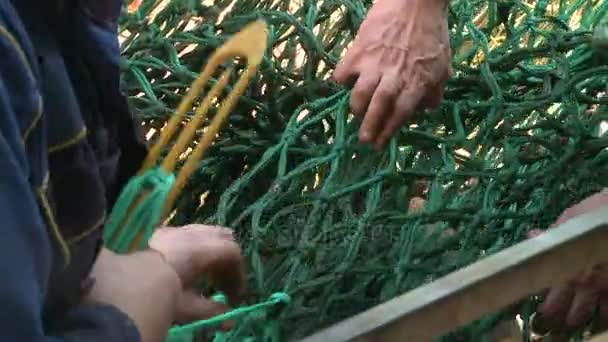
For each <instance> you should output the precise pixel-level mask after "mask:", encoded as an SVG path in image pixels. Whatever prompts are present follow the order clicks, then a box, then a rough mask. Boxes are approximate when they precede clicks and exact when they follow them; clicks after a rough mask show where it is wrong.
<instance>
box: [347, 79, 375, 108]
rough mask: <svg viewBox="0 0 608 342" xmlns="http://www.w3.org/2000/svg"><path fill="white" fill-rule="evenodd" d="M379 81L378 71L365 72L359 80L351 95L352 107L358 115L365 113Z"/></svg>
mask: <svg viewBox="0 0 608 342" xmlns="http://www.w3.org/2000/svg"><path fill="white" fill-rule="evenodd" d="M379 82H380V76H379V75H378V74H376V73H363V74H362V75H361V76H360V77H359V79H358V80H357V83H356V84H355V87H354V88H353V91H352V93H351V96H350V108H351V109H352V111H353V114H355V116H356V117H358V118H362V117H363V116H364V115H365V111H367V107H368V106H369V103H370V101H371V99H372V96H373V95H374V91H375V90H376V87H377V86H378V83H379Z"/></svg>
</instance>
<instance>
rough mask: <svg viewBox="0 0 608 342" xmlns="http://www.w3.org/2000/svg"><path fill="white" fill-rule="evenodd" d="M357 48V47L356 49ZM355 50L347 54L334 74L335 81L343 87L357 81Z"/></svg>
mask: <svg viewBox="0 0 608 342" xmlns="http://www.w3.org/2000/svg"><path fill="white" fill-rule="evenodd" d="M355 48H356V47H355ZM355 53H356V50H355V49H352V47H351V49H350V50H349V51H347V52H346V54H345V55H344V58H342V61H340V63H338V66H336V69H335V70H334V73H333V75H332V76H333V79H334V80H336V82H338V83H340V84H342V85H347V86H348V85H351V84H353V83H354V82H355V81H356V79H357V76H358V75H357V71H356V70H355Z"/></svg>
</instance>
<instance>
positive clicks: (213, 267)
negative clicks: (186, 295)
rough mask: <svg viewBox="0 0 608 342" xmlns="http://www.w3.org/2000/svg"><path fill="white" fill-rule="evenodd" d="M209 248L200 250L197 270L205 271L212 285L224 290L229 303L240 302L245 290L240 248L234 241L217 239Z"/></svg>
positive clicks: (243, 267)
mask: <svg viewBox="0 0 608 342" xmlns="http://www.w3.org/2000/svg"><path fill="white" fill-rule="evenodd" d="M211 246H213V247H211V248H206V250H204V251H200V255H199V256H198V257H197V262H196V264H197V268H198V270H199V271H198V272H195V273H193V274H202V273H205V274H207V275H208V277H209V280H210V281H211V282H212V284H213V286H214V287H216V288H217V289H218V290H219V291H221V292H224V293H225V294H226V296H227V297H228V302H229V303H230V304H231V305H236V304H238V303H240V302H241V300H242V298H243V297H244V295H245V292H246V285H247V284H246V276H245V266H244V262H243V257H242V254H241V249H240V248H239V246H238V245H237V244H236V242H234V241H228V240H218V242H217V243H215V244H211Z"/></svg>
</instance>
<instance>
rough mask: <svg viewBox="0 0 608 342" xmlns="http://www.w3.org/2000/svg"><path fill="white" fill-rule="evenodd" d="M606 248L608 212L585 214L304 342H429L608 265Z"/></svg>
mask: <svg viewBox="0 0 608 342" xmlns="http://www.w3.org/2000/svg"><path fill="white" fill-rule="evenodd" d="M606 246H608V211H607V210H603V212H602V210H599V211H595V212H591V213H588V214H585V215H581V216H578V217H576V218H574V219H571V220H569V221H567V222H565V223H563V224H561V225H560V226H559V227H556V228H554V229H551V230H550V231H548V232H546V233H545V234H542V235H540V236H538V237H536V238H534V239H530V240H527V241H524V242H521V243H519V244H517V245H515V246H513V247H510V248H507V249H505V250H503V251H501V252H499V253H496V254H494V255H491V256H489V257H486V258H484V259H482V260H480V261H478V262H476V263H474V264H472V265H470V266H468V267H465V268H463V269H461V270H459V271H456V272H453V273H451V274H449V275H447V276H445V277H443V278H440V279H438V280H436V281H434V282H432V283H430V284H428V285H425V286H422V287H420V288H417V289H414V290H412V291H410V292H408V293H406V294H404V295H401V296H399V297H396V298H394V299H392V300H389V301H387V302H385V303H383V304H380V305H378V306H376V307H373V308H371V309H369V310H367V311H364V312H362V313H360V314H358V315H356V316H353V317H352V318H349V319H346V320H344V321H342V322H339V323H337V324H336V325H334V326H331V327H329V328H327V329H325V330H321V331H320V332H318V333H316V334H314V335H312V336H310V337H307V338H305V339H303V340H301V341H300V342H343V341H357V342H371V341H373V342H384V341H391V342H392V341H413V342H418V341H429V340H432V339H433V338H436V337H439V336H442V335H444V334H446V333H448V332H450V331H453V330H454V329H456V328H458V327H460V326H463V325H465V324H467V323H470V322H472V321H474V320H476V319H479V318H481V317H482V316H483V315H485V314H489V313H493V312H496V311H498V310H500V309H502V308H504V307H507V306H509V305H510V304H512V303H514V302H516V301H518V300H520V299H523V298H525V297H526V296H529V295H530V294H533V293H537V292H539V291H542V290H543V289H546V288H549V287H551V286H552V285H555V284H557V283H560V282H563V281H566V280H568V279H570V278H571V277H573V276H575V275H576V274H577V273H578V272H580V271H581V270H583V269H585V268H588V267H590V266H592V265H594V264H598V263H603V262H608V248H606Z"/></svg>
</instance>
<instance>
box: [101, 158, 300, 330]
mask: <svg viewBox="0 0 608 342" xmlns="http://www.w3.org/2000/svg"><path fill="white" fill-rule="evenodd" d="M174 182H175V177H174V175H173V174H167V173H166V172H164V171H163V170H162V169H161V168H160V167H155V168H151V169H149V170H147V171H146V172H144V173H143V174H142V175H141V176H136V177H133V178H132V179H131V180H130V181H129V183H128V184H127V185H126V186H125V188H124V189H123V191H122V192H121V194H120V196H119V197H118V199H117V201H116V204H115V205H114V207H113V208H112V212H111V214H110V218H109V220H108V222H107V223H106V226H105V228H104V239H105V245H106V248H108V249H110V250H112V251H114V252H115V253H127V252H128V250H129V246H130V245H131V243H132V242H133V241H134V239H135V237H136V236H137V233H138V232H139V231H143V232H144V237H143V239H142V241H141V242H140V244H139V246H138V249H140V250H141V249H144V248H145V247H146V246H147V241H148V240H149V239H150V237H151V235H152V231H153V228H154V227H156V226H157V225H158V223H159V220H160V215H161V213H162V210H163V205H164V203H165V200H166V197H167V195H168V193H169V190H171V187H172V186H173V183H174ZM143 194H145V195H144V197H143V199H141V200H140V201H139V202H136V200H137V199H138V198H140V196H142V195H143ZM135 203H137V204H136V205H134V204H135ZM131 207H132V208H131ZM129 210H131V213H132V214H131V216H129V218H128V219H127V220H126V221H125V219H126V218H127V214H128V212H129ZM123 221H125V223H124V226H125V227H127V229H120V230H119V227H121V223H122V222H123ZM214 299H215V300H219V301H222V302H224V301H225V300H224V298H223V296H222V295H219V296H216V297H215V298H214ZM289 300H290V298H289V295H287V294H285V293H275V294H273V295H272V296H271V298H270V299H269V300H267V301H265V302H261V303H258V304H255V305H251V306H245V307H240V308H236V309H234V310H232V311H228V312H226V313H224V314H220V315H218V316H215V317H212V318H209V319H206V320H199V321H195V322H193V323H190V324H187V325H183V326H175V327H172V328H171V329H170V330H169V332H168V334H167V338H166V340H165V341H166V342H191V341H192V340H193V338H194V335H195V333H197V332H199V331H201V330H203V329H205V328H208V327H211V326H215V325H218V324H219V323H222V322H224V321H227V320H232V319H235V318H240V317H242V316H245V315H251V314H257V315H260V314H262V313H264V312H266V311H267V310H268V309H269V308H270V307H272V306H276V305H277V304H281V303H282V304H288V303H289ZM271 336H272V339H271V340H270V341H273V342H275V341H276V342H279V340H278V329H275V331H273V333H272V335H271ZM214 341H216V342H224V341H228V340H227V339H226V337H225V333H223V332H218V333H216V338H215V339H214Z"/></svg>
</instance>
